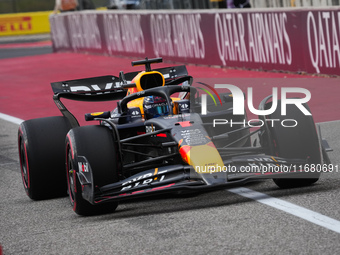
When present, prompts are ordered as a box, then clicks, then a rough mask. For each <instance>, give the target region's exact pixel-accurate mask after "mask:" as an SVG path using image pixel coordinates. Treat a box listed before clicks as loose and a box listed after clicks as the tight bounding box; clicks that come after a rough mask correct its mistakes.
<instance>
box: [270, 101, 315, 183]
mask: <svg viewBox="0 0 340 255" xmlns="http://www.w3.org/2000/svg"><path fill="white" fill-rule="evenodd" d="M303 106H304V107H305V108H306V109H308V111H309V112H310V109H309V107H308V105H307V104H303ZM286 113H287V114H286V116H282V115H281V102H280V101H279V102H278V107H277V109H276V111H275V112H274V113H273V114H271V115H270V116H268V117H267V119H277V120H280V122H281V121H283V120H286V121H285V122H284V124H285V125H286V126H294V125H295V122H293V121H289V119H290V120H295V121H296V122H297V123H298V124H297V126H295V127H284V126H283V125H281V123H280V122H278V121H277V122H275V125H274V127H271V125H269V131H270V137H271V139H272V144H273V147H274V153H275V154H276V156H279V157H282V158H288V159H289V158H292V159H293V158H295V159H308V165H311V164H321V150H320V145H319V139H318V135H317V132H316V128H315V123H314V120H313V117H312V116H306V115H304V114H303V113H302V112H301V110H300V109H299V108H297V107H296V105H294V104H288V105H287V111H286ZM319 177H320V173H315V172H309V173H306V174H304V175H303V177H301V178H286V179H283V178H282V179H281V178H278V179H273V181H274V182H275V184H276V185H277V186H279V187H280V188H296V187H303V186H309V185H311V184H313V183H315V182H317V181H318V179H319Z"/></svg>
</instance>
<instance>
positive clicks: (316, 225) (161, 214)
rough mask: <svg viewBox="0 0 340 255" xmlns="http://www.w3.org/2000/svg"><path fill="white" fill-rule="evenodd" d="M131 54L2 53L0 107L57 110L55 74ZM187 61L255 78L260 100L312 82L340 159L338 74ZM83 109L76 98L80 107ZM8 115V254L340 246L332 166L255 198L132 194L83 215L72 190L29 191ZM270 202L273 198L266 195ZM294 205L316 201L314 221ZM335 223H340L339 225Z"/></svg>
mask: <svg viewBox="0 0 340 255" xmlns="http://www.w3.org/2000/svg"><path fill="white" fill-rule="evenodd" d="M130 61H131V59H125V58H122V59H118V58H112V57H111V58H110V57H104V56H90V55H84V54H69V53H62V54H44V55H39V56H35V57H22V58H11V59H3V60H0V86H1V94H0V113H4V114H7V115H9V116H14V117H17V118H19V119H14V122H17V123H18V122H20V119H24V120H25V119H30V118H35V117H44V116H51V115H58V114H59V113H58V111H57V109H56V107H55V106H54V105H53V102H52V92H51V89H50V87H49V82H51V81H59V80H67V79H73V78H83V77H84V75H87V76H96V75H104V74H117V73H118V72H119V71H120V70H121V69H123V70H126V71H129V70H131V71H132V70H134V69H132V68H131V67H130V64H129V62H130ZM75 65H76V67H75ZM125 67H126V68H125ZM188 69H189V73H191V74H192V75H193V76H194V77H199V78H201V79H202V81H210V82H211V81H212V80H210V79H212V78H214V79H225V77H230V78H229V79H228V81H232V82H235V83H236V84H237V83H238V85H239V86H240V87H242V86H249V84H250V85H251V84H256V88H257V89H258V90H259V91H261V93H260V92H259V93H258V94H259V95H257V96H256V97H255V101H258V100H259V99H260V97H264V96H266V95H267V94H268V93H267V92H268V91H269V92H270V90H268V88H267V87H269V88H271V87H270V86H272V84H273V82H275V84H278V85H277V86H278V87H279V86H289V84H293V85H294V84H295V85H294V86H298V87H305V88H307V89H310V90H311V93H312V95H313V97H312V100H311V109H312V113H313V115H314V117H315V119H316V121H317V122H323V123H322V124H321V127H322V134H323V137H324V138H326V139H327V140H328V141H329V144H330V146H331V147H332V148H333V149H334V151H333V152H330V153H329V156H330V158H331V161H332V163H333V165H335V166H339V165H340V156H339V155H340V154H339V152H340V143H339V139H340V121H339V120H340V117H339V112H338V111H339V106H340V103H339V101H338V100H337V97H338V95H339V93H338V92H339V90H338V89H339V88H338V86H337V85H340V84H339V80H338V79H328V78H313V77H306V76H303V77H301V76H296V75H288V74H281V73H278V74H273V73H263V72H250V71H242V70H230V69H217V68H206V67H194V66H189V67H188ZM85 77H86V76H85ZM207 77H209V78H207ZM284 77H286V79H282V78H284ZM290 77H292V78H294V79H288V78H290ZM297 77H298V78H297ZM232 79H233V80H232ZM320 79H321V80H320ZM218 81H220V80H218ZM250 81H252V83H250ZM281 83H282V84H281ZM268 84H270V85H268ZM298 84H299V85H298ZM293 85H292V86H293ZM254 86H255V85H254ZM319 87H323V88H324V90H322V89H320V88H319ZM266 93H267V94H266ZM314 95H315V96H314ZM72 106H73V105H72ZM102 106H103V105H96V107H102ZM110 106H111V105H110ZM107 107H108V106H107ZM83 108H84V106H83V105H81V106H80V107H78V108H77V106H74V110H75V111H76V112H77V113H79V115H81V114H83V113H82V109H83ZM92 108H93V106H92ZM87 110H88V109H85V111H87ZM89 110H90V109H89ZM92 110H93V109H92ZM97 110H98V109H94V111H97ZM99 110H100V109H99ZM7 115H1V118H2V119H0V148H1V151H0V194H1V198H0V208H1V209H0V244H1V246H2V249H3V252H4V254H131V253H134V254H185V253H186V254H340V244H339V240H340V232H339V231H340V228H339V223H340V212H339V209H340V201H339V196H340V185H339V183H340V173H339V172H336V171H335V172H332V173H327V174H323V175H322V178H321V179H320V180H319V182H317V183H316V184H315V185H313V186H311V187H306V188H299V189H287V190H280V189H278V188H277V187H276V185H275V184H274V183H273V182H272V181H271V180H267V181H263V182H259V183H253V184H248V185H246V186H244V187H245V188H247V189H250V190H252V191H257V192H260V194H257V197H256V198H255V200H254V199H249V198H246V197H245V196H242V195H239V194H235V190H234V192H231V191H229V190H221V191H216V192H211V193H206V194H201V195H197V196H192V197H179V196H172V195H169V196H165V197H155V198H149V199H143V200H138V201H128V202H124V203H121V204H120V205H119V207H118V208H117V211H116V212H115V213H112V214H108V215H102V216H95V217H79V216H77V215H76V214H75V213H74V212H73V211H72V209H71V207H70V204H69V201H68V198H59V199H53V200H47V201H31V200H30V199H29V198H28V197H27V196H26V194H25V192H24V189H23V186H22V182H21V176H20V172H19V161H18V155H17V141H16V139H17V128H18V124H15V123H13V120H12V121H8V120H4V119H3V118H5V119H7ZM46 170H47V171H48V167H47V169H46ZM241 191H242V190H241ZM243 191H244V192H246V191H247V190H245V189H243ZM248 191H249V190H248ZM245 195H247V192H246V193H245ZM266 195H267V196H270V198H268V197H267V196H266ZM273 199H274V200H273ZM266 201H273V203H269V204H267V205H266V204H263V202H266ZM287 202H289V203H291V204H288V205H287ZM294 206H299V208H298V210H300V211H302V212H304V210H305V209H309V210H310V211H311V217H312V218H313V219H312V220H311V221H312V222H311V221H308V220H306V219H307V216H308V215H302V216H301V217H297V216H296V215H294V213H293V212H294V210H295V209H294ZM278 207H279V208H280V207H281V208H282V207H286V209H277V208H278ZM301 208H302V209H301ZM320 215H321V216H320ZM324 216H326V217H324ZM327 217H328V218H327ZM327 222H328V223H329V222H331V223H334V224H333V225H334V226H335V230H334V229H333V230H332V229H331V227H329V224H328V225H327ZM323 223H325V226H323ZM327 226H328V227H327Z"/></svg>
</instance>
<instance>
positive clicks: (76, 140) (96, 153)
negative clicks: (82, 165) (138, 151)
mask: <svg viewBox="0 0 340 255" xmlns="http://www.w3.org/2000/svg"><path fill="white" fill-rule="evenodd" d="M66 155H67V156H66V175H67V183H68V193H69V198H70V202H71V205H72V207H73V210H74V211H75V212H76V213H77V214H78V215H83V216H89V215H98V214H104V213H111V212H113V211H115V209H116V208H117V206H118V202H113V203H104V204H98V205H93V204H91V203H90V202H88V201H87V200H85V199H84V198H83V196H82V187H81V184H80V181H79V179H78V176H77V173H78V172H79V171H80V170H79V164H78V163H79V158H78V157H79V156H82V157H85V158H86V160H87V162H88V163H89V166H90V167H91V171H92V175H93V180H92V181H93V185H94V187H95V188H96V187H101V186H104V185H106V184H110V183H114V182H117V181H118V174H117V171H118V167H119V165H118V158H117V152H116V144H115V142H114V137H113V133H112V132H111V131H110V130H109V129H108V128H107V127H104V126H84V127H77V128H74V129H71V130H70V132H69V133H68V134H67V137H66Z"/></svg>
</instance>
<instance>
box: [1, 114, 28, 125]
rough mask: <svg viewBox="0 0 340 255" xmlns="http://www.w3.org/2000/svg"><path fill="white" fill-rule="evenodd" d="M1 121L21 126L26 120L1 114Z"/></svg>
mask: <svg viewBox="0 0 340 255" xmlns="http://www.w3.org/2000/svg"><path fill="white" fill-rule="evenodd" d="M0 119H3V120H6V121H8V122H11V123H14V124H18V125H20V124H21V123H22V122H24V120H22V119H19V118H16V117H12V116H10V115H7V114H4V113H1V112H0Z"/></svg>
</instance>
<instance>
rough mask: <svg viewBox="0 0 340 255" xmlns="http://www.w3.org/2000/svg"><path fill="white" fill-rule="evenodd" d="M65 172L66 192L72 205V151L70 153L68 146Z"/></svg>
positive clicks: (73, 199)
mask: <svg viewBox="0 0 340 255" xmlns="http://www.w3.org/2000/svg"><path fill="white" fill-rule="evenodd" d="M66 172H67V184H68V194H69V197H70V201H71V204H72V205H74V203H75V193H76V183H75V170H74V168H73V164H72V153H71V150H70V147H68V153H67V162H66Z"/></svg>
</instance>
